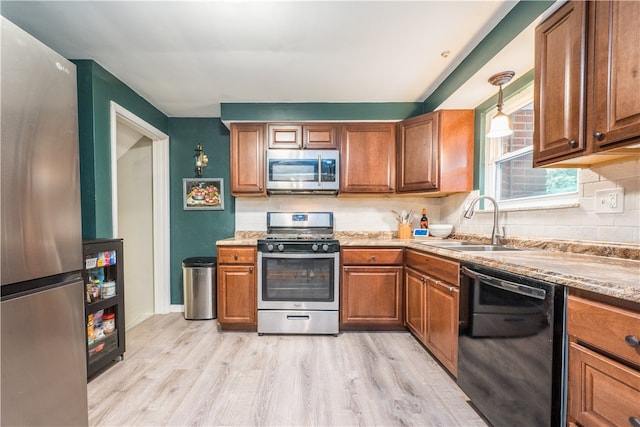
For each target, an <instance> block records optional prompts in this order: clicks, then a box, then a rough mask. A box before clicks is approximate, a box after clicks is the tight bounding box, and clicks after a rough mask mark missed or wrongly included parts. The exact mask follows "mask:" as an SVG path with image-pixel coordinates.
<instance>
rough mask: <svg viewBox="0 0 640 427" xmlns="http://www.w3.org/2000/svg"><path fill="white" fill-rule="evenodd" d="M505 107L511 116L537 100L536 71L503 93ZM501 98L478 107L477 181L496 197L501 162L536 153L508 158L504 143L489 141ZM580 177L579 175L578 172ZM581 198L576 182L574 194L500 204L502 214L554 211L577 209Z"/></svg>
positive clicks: (482, 190) (528, 149)
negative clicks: (502, 147) (492, 118)
mask: <svg viewBox="0 0 640 427" xmlns="http://www.w3.org/2000/svg"><path fill="white" fill-rule="evenodd" d="M503 92H504V105H503V112H504V113H505V114H511V113H513V112H514V111H516V110H518V109H520V108H522V107H524V106H526V105H528V104H530V103H532V102H533V100H534V91H533V70H531V71H530V72H529V73H527V74H525V75H524V76H523V77H522V78H521V79H518V80H516V81H515V82H514V83H512V84H511V85H509V86H508V87H507V88H505V89H504V90H503ZM497 98H498V96H497V94H496V95H495V96H493V97H491V98H490V99H488V100H487V101H485V102H484V103H483V104H481V105H479V106H478V107H476V120H478V121H479V122H480V123H478V125H479V126H476V131H477V132H478V134H477V135H476V142H478V143H479V144H478V146H479V150H477V152H476V154H478V156H477V157H478V165H479V168H478V169H479V173H478V176H477V177H476V178H477V181H476V182H477V183H478V184H479V185H478V188H479V189H480V194H484V195H488V196H492V197H494V198H495V197H496V195H497V193H498V189H497V186H498V182H497V179H496V178H497V177H496V174H497V165H496V163H497V162H498V161H504V160H507V159H508V158H513V157H516V156H517V155H522V154H523V153H527V152H533V148H532V147H524V148H521V149H518V150H515V151H512V152H509V153H507V154H499V153H500V143H498V142H494V143H491V140H495V141H497V140H498V139H497V138H495V139H494V138H487V136H486V132H487V129H488V123H489V121H490V120H491V117H492V116H493V115H494V114H495V112H496V104H497ZM532 167H533V166H532ZM576 173H577V171H576ZM578 197H579V182H577V180H576V189H575V190H574V191H572V192H567V193H558V194H545V195H540V196H531V197H522V198H514V199H510V200H498V202H499V203H500V209H501V210H530V209H552V208H557V207H566V206H576V205H577V204H578Z"/></svg>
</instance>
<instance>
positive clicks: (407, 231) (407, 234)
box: [398, 222, 412, 239]
mask: <svg viewBox="0 0 640 427" xmlns="http://www.w3.org/2000/svg"><path fill="white" fill-rule="evenodd" d="M411 231H412V229H411V224H405V223H402V222H401V223H398V239H410V238H411V234H412V233H411Z"/></svg>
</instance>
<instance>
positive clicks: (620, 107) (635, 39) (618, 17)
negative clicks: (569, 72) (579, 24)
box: [587, 1, 640, 152]
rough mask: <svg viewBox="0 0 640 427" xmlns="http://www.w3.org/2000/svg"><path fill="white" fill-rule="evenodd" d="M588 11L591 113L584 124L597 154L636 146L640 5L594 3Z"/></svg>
mask: <svg viewBox="0 0 640 427" xmlns="http://www.w3.org/2000/svg"><path fill="white" fill-rule="evenodd" d="M590 8H591V9H590V10H591V11H593V15H592V16H591V20H590V27H591V28H595V30H594V34H593V49H592V50H591V49H590V51H593V67H592V68H590V70H589V71H590V72H591V73H592V76H587V80H591V81H592V83H593V90H592V91H590V92H589V95H592V96H593V99H591V100H590V99H589V98H587V102H588V104H587V105H592V106H593V109H592V110H591V111H590V113H591V114H590V115H589V118H588V119H587V125H588V126H589V127H588V129H589V130H588V132H589V133H588V135H590V136H591V137H592V138H593V142H594V143H595V147H594V151H596V152H598V151H603V150H608V149H609V148H612V147H616V146H623V145H626V144H629V143H632V142H638V141H640V96H639V94H640V2H637V1H630V2H625V1H611V2H605V1H596V2H592V3H590ZM589 101H590V102H589ZM600 134H601V135H602V136H600Z"/></svg>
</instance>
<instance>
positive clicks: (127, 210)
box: [111, 102, 170, 329]
mask: <svg viewBox="0 0 640 427" xmlns="http://www.w3.org/2000/svg"><path fill="white" fill-rule="evenodd" d="M168 148H169V138H168V136H167V135H165V134H164V133H163V132H161V131H159V130H158V129H156V128H155V127H153V126H152V125H150V124H148V123H146V122H145V121H143V120H142V119H140V118H139V117H137V116H135V115H134V114H132V113H131V112H129V111H127V110H126V109H124V108H122V107H121V106H119V105H118V104H116V103H114V102H112V103H111V158H112V162H111V177H112V218H113V224H112V228H113V235H114V237H121V238H123V239H124V273H125V301H126V303H125V320H126V328H127V329H129V328H131V327H133V326H135V325H137V324H138V323H140V322H142V321H143V320H145V319H146V318H148V317H149V316H151V315H153V314H156V313H167V312H169V311H170V289H169V288H170V276H169V268H168V265H169V232H168V230H169V189H168V182H169V162H168V159H169V155H168V151H169V150H168Z"/></svg>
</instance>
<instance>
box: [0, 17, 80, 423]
mask: <svg viewBox="0 0 640 427" xmlns="http://www.w3.org/2000/svg"><path fill="white" fill-rule="evenodd" d="M0 19H1V31H2V33H1V39H0V43H1V62H0V83H1V87H0V90H1V92H0V96H1V99H2V100H1V106H0V107H1V111H0V115H1V128H0V133H1V137H2V140H1V141H2V151H1V154H0V157H1V165H0V166H1V169H0V173H1V176H2V184H1V191H2V193H1V199H2V205H1V208H0V210H1V223H2V230H1V240H2V247H1V252H0V258H1V259H2V261H1V270H0V278H1V283H2V286H1V287H0V290H1V303H0V330H1V336H0V339H1V341H0V346H1V350H0V351H1V355H0V357H1V359H0V363H1V366H0V370H1V372H2V373H1V375H2V382H1V383H0V387H1V389H0V399H1V408H0V422H1V424H2V425H3V426H4V425H6V426H10V425H20V426H38V425H47V426H54V425H67V426H82V425H85V426H86V425H87V424H88V415H87V376H86V375H87V368H86V327H85V320H84V284H83V281H82V277H81V268H82V236H81V220H80V177H79V154H78V112H77V95H76V91H77V88H76V69H75V66H74V64H72V63H71V62H69V61H67V60H66V59H65V58H63V57H62V56H60V55H58V54H57V53H55V52H54V51H52V50H51V49H49V48H48V47H47V46H45V45H44V44H42V43H40V42H39V41H38V40H36V39H35V38H33V37H32V36H30V35H29V34H27V33H26V32H24V31H22V30H21V29H20V28H18V27H17V26H16V25H14V24H13V23H11V22H10V21H8V20H7V19H6V18H4V17H1V18H0Z"/></svg>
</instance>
